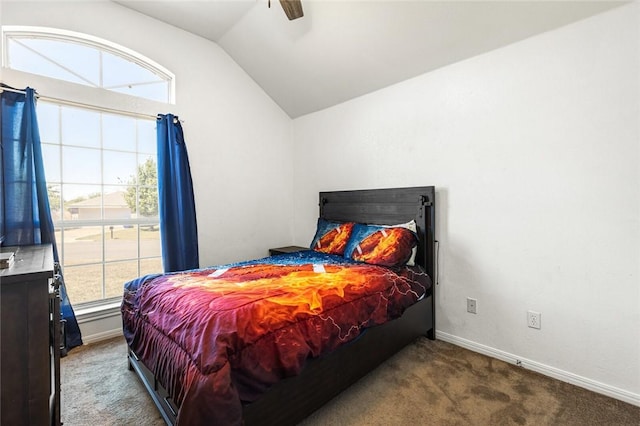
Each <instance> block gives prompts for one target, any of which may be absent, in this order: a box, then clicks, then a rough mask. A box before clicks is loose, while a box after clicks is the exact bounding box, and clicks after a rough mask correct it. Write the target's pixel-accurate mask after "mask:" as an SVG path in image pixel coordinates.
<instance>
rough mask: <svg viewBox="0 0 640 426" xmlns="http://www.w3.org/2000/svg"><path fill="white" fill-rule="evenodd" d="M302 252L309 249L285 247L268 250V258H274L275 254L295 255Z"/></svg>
mask: <svg viewBox="0 0 640 426" xmlns="http://www.w3.org/2000/svg"><path fill="white" fill-rule="evenodd" d="M302 250H309V247H300V246H286V247H278V248H270V249H269V256H274V255H276V254H285V253H295V252H297V251H302Z"/></svg>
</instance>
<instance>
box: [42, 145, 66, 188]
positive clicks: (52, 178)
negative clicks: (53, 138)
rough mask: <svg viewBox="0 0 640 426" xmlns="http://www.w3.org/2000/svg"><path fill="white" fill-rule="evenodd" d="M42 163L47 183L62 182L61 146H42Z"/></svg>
mask: <svg viewBox="0 0 640 426" xmlns="http://www.w3.org/2000/svg"><path fill="white" fill-rule="evenodd" d="M42 161H43V163H44V175H45V178H46V180H47V182H61V178H62V176H61V172H60V145H49V144H46V143H43V144H42Z"/></svg>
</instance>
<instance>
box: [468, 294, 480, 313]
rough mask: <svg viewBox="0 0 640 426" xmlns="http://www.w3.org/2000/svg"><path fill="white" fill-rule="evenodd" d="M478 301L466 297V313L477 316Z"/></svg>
mask: <svg viewBox="0 0 640 426" xmlns="http://www.w3.org/2000/svg"><path fill="white" fill-rule="evenodd" d="M477 308H478V301H477V300H476V299H472V298H470V297H467V312H469V313H472V314H477V313H478V311H477Z"/></svg>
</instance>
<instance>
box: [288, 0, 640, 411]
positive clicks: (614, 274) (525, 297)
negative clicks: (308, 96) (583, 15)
mask: <svg viewBox="0 0 640 426" xmlns="http://www.w3.org/2000/svg"><path fill="white" fill-rule="evenodd" d="M639 20H640V12H639V6H638V4H633V5H629V6H624V7H622V8H618V9H614V10H613V11H611V12H608V13H605V14H601V15H598V16H595V17H592V18H590V19H587V20H584V21H581V22H578V23H575V24H572V25H570V26H567V27H563V28H560V29H558V30H555V31H552V32H549V33H545V34H542V35H539V36H536V37H533V38H531V39H528V40H525V41H522V42H519V43H517V44H514V45H511V46H508V47H505V48H502V49H499V50H496V51H493V52H490V53H487V54H484V55H481V56H478V57H475V58H471V59H469V60H466V61H463V62H460V63H457V64H454V65H452V66H448V67H446V68H443V69H440V70H437V71H435V72H431V73H428V74H425V75H422V76H420V77H418V78H414V79H411V80H408V81H405V82H403V83H400V84H397V85H394V86H392V87H389V88H386V89H384V90H380V91H378V92H375V93H372V94H369V95H367V96H363V97H361V98H358V99H355V100H353V101H350V102H346V103H344V104H341V105H338V106H335V107H333V108H329V109H327V110H324V111H321V112H318V113H314V114H310V115H307V116H304V117H301V118H299V119H296V120H294V138H295V148H294V151H295V155H294V163H295V170H294V177H295V179H294V180H295V193H294V200H295V242H296V243H297V244H301V245H303V244H308V242H309V240H310V238H311V236H312V235H313V228H314V224H315V218H316V217H317V193H318V191H321V190H339V189H361V188H378V187H400V186H419V185H435V186H436V188H437V199H436V202H437V221H438V222H437V235H436V237H437V238H438V239H439V240H440V242H441V248H440V256H441V257H440V268H441V269H440V282H441V284H440V286H439V287H438V289H437V329H438V336H439V337H440V338H444V339H448V340H450V341H454V342H456V343H458V344H463V345H467V346H468V347H473V348H474V349H476V350H481V351H485V352H487V353H492V354H494V355H502V358H504V359H509V360H511V361H514V362H515V359H519V360H523V361H524V364H525V366H526V367H529V368H534V369H538V370H540V371H544V372H545V373H547V374H551V375H555V376H557V377H560V378H563V379H565V380H568V381H572V382H574V383H577V384H581V385H583V386H586V387H589V388H592V389H595V390H598V391H600V392H603V393H607V394H610V395H613V396H616V397H618V398H621V399H623V400H626V401H629V402H633V403H635V404H638V405H640V293H639V290H638V284H639V277H640V274H639V272H640V271H639V265H640V208H639V200H640V174H639V169H640V167H639V166H640V153H639V140H640V131H639V117H640V116H639V113H640V108H639V99H640V85H639V78H640V66H639V46H640V34H639ZM467 297H473V298H477V300H478V314H477V315H473V314H468V313H467V312H466V298H467ZM527 310H534V311H538V312H541V313H542V321H541V322H542V329H541V330H534V329H531V328H527V325H526V312H527Z"/></svg>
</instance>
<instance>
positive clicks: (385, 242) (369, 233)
mask: <svg viewBox="0 0 640 426" xmlns="http://www.w3.org/2000/svg"><path fill="white" fill-rule="evenodd" d="M417 244H418V237H417V236H416V234H415V233H413V232H412V231H411V230H409V229H407V228H404V227H393V228H390V227H387V226H376V225H363V224H360V223H356V224H355V225H354V227H353V233H352V234H351V239H350V240H349V243H348V244H347V247H346V249H345V251H344V257H346V258H351V259H353V260H357V261H359V262H366V263H371V264H374V265H382V266H401V265H406V264H407V262H408V261H409V259H410V258H411V253H412V250H413V248H414V247H415V246H416V245H417Z"/></svg>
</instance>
